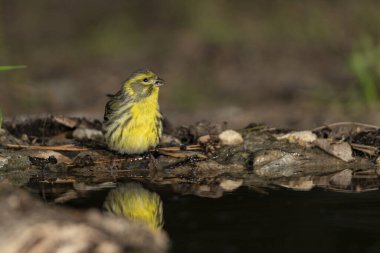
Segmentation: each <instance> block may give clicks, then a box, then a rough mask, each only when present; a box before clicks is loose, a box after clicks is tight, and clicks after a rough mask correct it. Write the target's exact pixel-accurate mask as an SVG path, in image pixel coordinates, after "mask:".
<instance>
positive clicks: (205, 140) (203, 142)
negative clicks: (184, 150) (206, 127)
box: [198, 134, 211, 144]
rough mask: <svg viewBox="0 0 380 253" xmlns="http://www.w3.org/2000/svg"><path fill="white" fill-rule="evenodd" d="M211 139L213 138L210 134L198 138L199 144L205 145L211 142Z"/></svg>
mask: <svg viewBox="0 0 380 253" xmlns="http://www.w3.org/2000/svg"><path fill="white" fill-rule="evenodd" d="M210 139H211V137H210V135H209V134H207V135H203V136H201V137H199V138H198V143H201V144H205V143H207V142H209V141H210Z"/></svg>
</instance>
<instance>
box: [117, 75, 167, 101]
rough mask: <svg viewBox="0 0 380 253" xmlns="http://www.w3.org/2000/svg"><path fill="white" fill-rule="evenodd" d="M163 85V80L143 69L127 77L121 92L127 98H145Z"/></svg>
mask: <svg viewBox="0 0 380 253" xmlns="http://www.w3.org/2000/svg"><path fill="white" fill-rule="evenodd" d="M163 84H164V80H162V79H161V78H159V77H158V75H157V74H155V73H154V72H153V71H150V70H148V69H143V70H138V71H136V72H134V73H133V74H132V75H130V76H129V78H128V79H127V80H126V81H125V83H124V85H123V90H124V92H125V93H127V94H128V95H129V96H132V97H135V98H145V97H149V96H150V95H152V94H153V93H157V92H158V90H159V87H160V86H162V85H163Z"/></svg>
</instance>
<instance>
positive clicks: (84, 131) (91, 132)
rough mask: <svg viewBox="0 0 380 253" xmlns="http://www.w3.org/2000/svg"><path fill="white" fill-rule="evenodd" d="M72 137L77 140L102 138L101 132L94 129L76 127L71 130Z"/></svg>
mask: <svg viewBox="0 0 380 253" xmlns="http://www.w3.org/2000/svg"><path fill="white" fill-rule="evenodd" d="M73 137H74V138H75V139H77V140H83V139H88V140H101V139H102V138H103V133H102V131H99V130H96V129H90V128H77V129H75V130H74V132H73Z"/></svg>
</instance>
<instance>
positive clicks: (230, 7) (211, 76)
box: [0, 0, 380, 129]
mask: <svg viewBox="0 0 380 253" xmlns="http://www.w3.org/2000/svg"><path fill="white" fill-rule="evenodd" d="M379 42H380V1H375V0H374V1H371V0H361V1H356V0H337V1H329V0H314V1H312V0H311V1H307V2H305V1H301V0H299V1H297V0H294V1H281V0H271V1H268V0H251V1H249V0H246V1H243V0H240V1H227V0H207V1H205V0H203V1H202V0H194V1H175V0H161V1H156V0H144V1H141V0H129V1H125V0H112V1H105V0H81V1H78V0H65V1H61V0H38V1H23V0H0V66H1V65H26V66H27V67H26V68H25V69H18V70H10V71H0V108H1V110H2V112H3V114H4V116H5V117H12V116H16V115H28V114H41V113H54V114H65V115H74V116H88V117H95V118H102V116H103V112H104V105H105V103H106V101H107V99H106V96H105V95H106V94H110V93H115V92H116V91H117V90H118V89H119V87H120V84H121V83H122V81H123V80H124V79H125V78H126V77H127V76H128V75H129V74H130V73H131V72H132V71H134V70H136V69H138V68H141V67H149V68H151V69H152V70H154V71H156V72H157V73H159V75H160V76H161V77H162V78H164V79H165V80H166V82H167V85H166V86H164V87H163V88H162V89H161V92H160V104H161V108H162V111H163V113H164V115H165V116H166V117H167V118H168V119H169V120H170V121H171V122H172V123H173V124H174V125H179V124H186V123H194V122H195V121H196V120H202V119H207V120H211V121H214V122H222V121H227V122H228V124H229V126H231V127H238V128H239V127H244V126H246V125H247V124H248V123H250V122H264V123H267V124H270V125H273V126H277V127H290V128H297V129H302V128H312V127H316V126H319V125H322V124H326V123H332V122H336V121H361V122H363V123H370V124H378V125H380V112H379V99H380V43H379Z"/></svg>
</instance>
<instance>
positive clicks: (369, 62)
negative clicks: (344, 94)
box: [349, 37, 380, 104]
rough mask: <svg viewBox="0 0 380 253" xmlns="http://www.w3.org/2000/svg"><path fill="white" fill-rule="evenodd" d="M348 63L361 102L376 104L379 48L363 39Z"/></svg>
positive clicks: (377, 99) (367, 38)
mask: <svg viewBox="0 0 380 253" xmlns="http://www.w3.org/2000/svg"><path fill="white" fill-rule="evenodd" d="M349 63H350V69H351V70H352V72H353V74H354V76H355V78H356V83H357V84H358V86H359V88H360V90H361V93H362V98H363V100H364V101H365V102H366V103H367V104H373V103H375V102H378V101H379V97H380V94H379V91H380V46H377V45H375V44H374V43H373V41H372V40H371V39H370V38H369V37H365V38H363V39H362V40H361V43H360V46H359V47H358V48H357V49H355V50H353V52H352V54H351V56H350V60H349Z"/></svg>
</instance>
